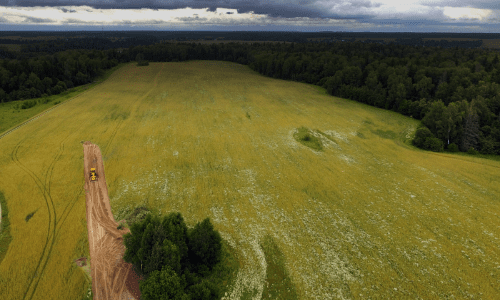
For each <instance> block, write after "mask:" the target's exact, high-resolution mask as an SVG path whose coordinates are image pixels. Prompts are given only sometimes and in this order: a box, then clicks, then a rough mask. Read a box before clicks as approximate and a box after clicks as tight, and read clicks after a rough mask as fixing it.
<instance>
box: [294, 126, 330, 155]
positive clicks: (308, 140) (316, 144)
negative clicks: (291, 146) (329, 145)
mask: <svg viewBox="0 0 500 300" xmlns="http://www.w3.org/2000/svg"><path fill="white" fill-rule="evenodd" d="M293 137H294V138H295V140H296V141H297V142H299V143H301V144H302V145H304V146H306V147H309V148H311V149H314V150H316V151H323V144H322V143H321V140H320V139H318V138H317V137H315V136H314V135H313V134H311V132H310V131H309V129H308V128H306V127H300V128H297V132H295V134H294V135H293Z"/></svg>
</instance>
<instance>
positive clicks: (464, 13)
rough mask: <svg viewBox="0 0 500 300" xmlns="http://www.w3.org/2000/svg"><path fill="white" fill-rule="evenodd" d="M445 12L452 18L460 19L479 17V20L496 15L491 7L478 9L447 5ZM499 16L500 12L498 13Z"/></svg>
mask: <svg viewBox="0 0 500 300" xmlns="http://www.w3.org/2000/svg"><path fill="white" fill-rule="evenodd" d="M444 14H445V15H446V16H447V17H449V18H450V19H452V20H455V19H460V20H461V21H463V20H471V19H477V20H479V21H486V20H489V19H491V18H493V17H494V16H495V13H494V12H493V10H491V9H476V8H469V7H449V6H447V7H445V8H444ZM496 15H497V16H498V14H496Z"/></svg>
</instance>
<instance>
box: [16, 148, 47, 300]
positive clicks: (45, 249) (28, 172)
mask: <svg viewBox="0 0 500 300" xmlns="http://www.w3.org/2000/svg"><path fill="white" fill-rule="evenodd" d="M25 139H26V138H25ZM22 142H23V140H21V141H20V142H19V143H17V145H16V146H15V147H14V150H12V153H11V159H12V161H13V162H14V163H15V164H16V165H17V166H18V167H19V168H21V169H22V170H23V171H24V172H26V173H27V174H28V175H29V176H30V177H31V179H33V181H34V182H35V184H36V185H37V186H38V189H39V190H40V192H41V193H42V196H43V198H44V200H45V204H46V206H47V211H48V213H49V221H48V223H49V224H48V228H47V237H46V239H45V245H44V246H43V250H42V256H41V257H40V259H39V260H38V264H37V266H36V268H35V274H38V269H39V268H40V265H41V263H42V260H43V258H44V257H45V252H46V251H47V246H48V244H49V239H50V229H51V225H52V220H53V218H52V213H51V208H50V205H49V201H48V200H47V197H46V196H45V192H44V190H43V188H42V182H41V181H40V179H39V178H38V177H37V176H36V175H35V174H34V173H33V172H32V171H31V170H29V169H28V168H27V167H26V166H24V165H23V164H22V163H21V162H20V161H19V158H18V157H17V152H18V151H19V148H20V147H21V145H20V144H21V143H22ZM35 276H36V275H33V276H31V279H30V280H29V283H28V288H27V289H26V292H25V293H24V295H23V299H26V296H27V294H28V292H29V290H30V288H31V285H32V284H33V280H34V279H35Z"/></svg>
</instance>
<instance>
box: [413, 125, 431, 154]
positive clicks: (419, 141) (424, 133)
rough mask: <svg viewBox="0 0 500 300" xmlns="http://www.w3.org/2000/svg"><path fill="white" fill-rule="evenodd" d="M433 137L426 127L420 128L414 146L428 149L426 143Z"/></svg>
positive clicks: (414, 139) (416, 133)
mask: <svg viewBox="0 0 500 300" xmlns="http://www.w3.org/2000/svg"><path fill="white" fill-rule="evenodd" d="M433 137H434V135H433V134H432V132H431V131H430V130H429V128H427V127H425V126H422V127H419V128H418V129H417V131H416V132H415V137H414V138H413V145H415V146H417V147H418V148H422V149H426V148H425V141H426V140H427V139H428V138H433Z"/></svg>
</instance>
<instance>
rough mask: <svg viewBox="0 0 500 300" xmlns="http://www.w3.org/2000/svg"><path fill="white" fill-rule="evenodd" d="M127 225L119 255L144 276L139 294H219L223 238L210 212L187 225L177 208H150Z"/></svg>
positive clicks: (194, 298) (186, 299)
mask: <svg viewBox="0 0 500 300" xmlns="http://www.w3.org/2000/svg"><path fill="white" fill-rule="evenodd" d="M130 231H131V233H128V234H126V235H125V236H124V243H125V246H126V250H125V255H124V257H123V259H124V260H125V261H126V262H129V263H132V264H133V265H134V268H135V271H136V273H137V274H139V275H141V276H143V280H142V281H141V282H140V284H139V286H140V290H141V299H145V300H153V299H179V300H181V299H183V300H214V299H220V297H221V296H222V295H221V291H220V285H221V282H220V281H221V280H222V279H221V278H220V276H219V274H217V271H220V270H221V267H222V266H221V265H220V262H221V257H222V239H221V236H220V234H219V232H218V231H216V230H214V228H213V226H212V224H211V223H210V220H209V219H208V218H207V219H205V220H204V221H202V222H200V223H198V224H196V225H195V226H194V228H192V229H188V228H187V226H186V224H185V223H184V219H183V218H182V216H181V214H180V213H171V214H170V215H168V216H163V217H162V218H160V217H159V216H158V215H152V214H148V215H146V217H145V218H144V219H142V220H140V221H137V222H135V223H132V224H131V226H130Z"/></svg>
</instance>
